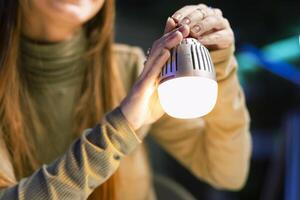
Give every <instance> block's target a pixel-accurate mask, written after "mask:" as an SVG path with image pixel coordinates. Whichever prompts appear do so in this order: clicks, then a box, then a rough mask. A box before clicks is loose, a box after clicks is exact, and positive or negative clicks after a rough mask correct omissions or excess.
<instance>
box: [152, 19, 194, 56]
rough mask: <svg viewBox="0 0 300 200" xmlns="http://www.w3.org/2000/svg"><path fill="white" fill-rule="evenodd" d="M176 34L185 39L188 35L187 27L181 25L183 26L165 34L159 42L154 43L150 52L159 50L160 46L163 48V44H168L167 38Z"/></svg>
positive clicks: (188, 29)
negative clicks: (178, 33)
mask: <svg viewBox="0 0 300 200" xmlns="http://www.w3.org/2000/svg"><path fill="white" fill-rule="evenodd" d="M176 32H180V33H181V34H182V36H183V38H185V37H187V36H188V35H189V34H190V28H189V27H188V26H187V25H183V26H180V27H178V28H176V29H174V30H173V31H171V32H169V33H166V34H165V35H164V36H163V37H161V38H160V39H159V40H156V41H155V42H154V44H153V46H152V50H151V52H152V51H153V50H154V49H156V48H161V47H162V46H165V43H167V44H168V42H167V40H168V38H169V37H172V35H173V34H176ZM171 46H172V45H171ZM166 48H168V49H171V48H173V47H168V46H166ZM150 55H151V53H150ZM150 57H151V56H150Z"/></svg>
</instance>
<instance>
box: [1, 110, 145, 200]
mask: <svg viewBox="0 0 300 200" xmlns="http://www.w3.org/2000/svg"><path fill="white" fill-rule="evenodd" d="M140 142H141V141H140V140H139V138H138V137H137V136H136V135H135V132H134V131H133V130H132V129H131V128H130V127H129V126H128V122H127V121H126V119H125V118H124V117H123V115H122V113H121V111H120V110H119V108H117V109H115V110H114V111H113V112H111V113H109V114H108V115H107V116H106V122H104V123H103V124H102V125H98V126H96V127H95V128H93V129H90V130H87V131H85V133H84V134H83V135H82V137H81V138H80V139H77V140H76V141H75V142H74V143H73V144H72V145H71V146H70V148H69V150H68V151H67V152H66V153H65V154H64V155H63V156H61V157H60V158H58V159H57V160H55V161H54V162H52V163H51V164H49V165H43V166H42V167H41V168H40V169H38V170H37V171H35V172H34V174H32V175H31V176H29V177H27V178H23V179H22V180H21V181H20V182H19V183H18V184H16V185H15V186H12V187H8V188H4V189H1V190H0V199H1V200H2V199H3V200H4V199H11V200H13V199H17V200H27V199H28V200H34V199H65V200H68V199H70V200H71V199H72V200H74V199H86V198H87V197H88V196H89V194H90V193H91V192H92V191H93V190H94V189H95V188H96V187H97V186H99V185H101V184H102V183H103V182H105V181H106V180H107V179H108V178H109V177H110V176H111V175H112V174H113V173H114V172H115V170H116V169H117V168H118V166H119V164H120V160H121V159H122V157H123V156H124V155H126V154H128V153H130V152H131V151H132V150H133V149H134V148H135V147H136V146H137V145H138V144H139V143H140ZM45 148H49V147H45Z"/></svg>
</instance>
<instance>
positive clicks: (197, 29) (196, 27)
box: [191, 25, 200, 33]
mask: <svg viewBox="0 0 300 200" xmlns="http://www.w3.org/2000/svg"><path fill="white" fill-rule="evenodd" d="M191 31H192V32H193V33H198V32H199V31H200V26H198V25H195V26H193V28H192V29H191Z"/></svg>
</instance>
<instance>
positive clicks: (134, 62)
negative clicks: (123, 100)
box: [113, 44, 145, 87]
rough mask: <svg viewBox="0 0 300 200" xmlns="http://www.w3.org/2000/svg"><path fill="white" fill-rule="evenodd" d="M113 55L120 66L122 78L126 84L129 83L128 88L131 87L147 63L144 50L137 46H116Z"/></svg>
mask: <svg viewBox="0 0 300 200" xmlns="http://www.w3.org/2000/svg"><path fill="white" fill-rule="evenodd" d="M113 54H114V56H115V60H116V63H117V65H118V66H119V70H120V72H121V76H122V77H123V78H124V81H125V82H127V83H129V86H128V87H131V85H132V84H133V83H134V82H135V80H136V79H137V77H138V75H139V74H140V73H141V72H142V70H143V66H144V61H145V55H144V52H143V50H142V49H141V48H140V47H137V46H130V45H127V44H114V46H113Z"/></svg>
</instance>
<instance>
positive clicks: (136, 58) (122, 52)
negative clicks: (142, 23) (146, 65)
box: [113, 43, 145, 64]
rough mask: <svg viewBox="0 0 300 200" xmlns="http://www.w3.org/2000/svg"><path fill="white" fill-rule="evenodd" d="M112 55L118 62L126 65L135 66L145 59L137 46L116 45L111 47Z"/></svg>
mask: <svg viewBox="0 0 300 200" xmlns="http://www.w3.org/2000/svg"><path fill="white" fill-rule="evenodd" d="M113 53H114V55H115V56H116V57H117V59H118V60H120V61H121V62H122V63H126V64H136V62H140V61H144V59H145V55H144V52H143V50H142V49H141V48H140V47H138V46H131V45H127V44H119V43H116V44H114V45H113Z"/></svg>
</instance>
